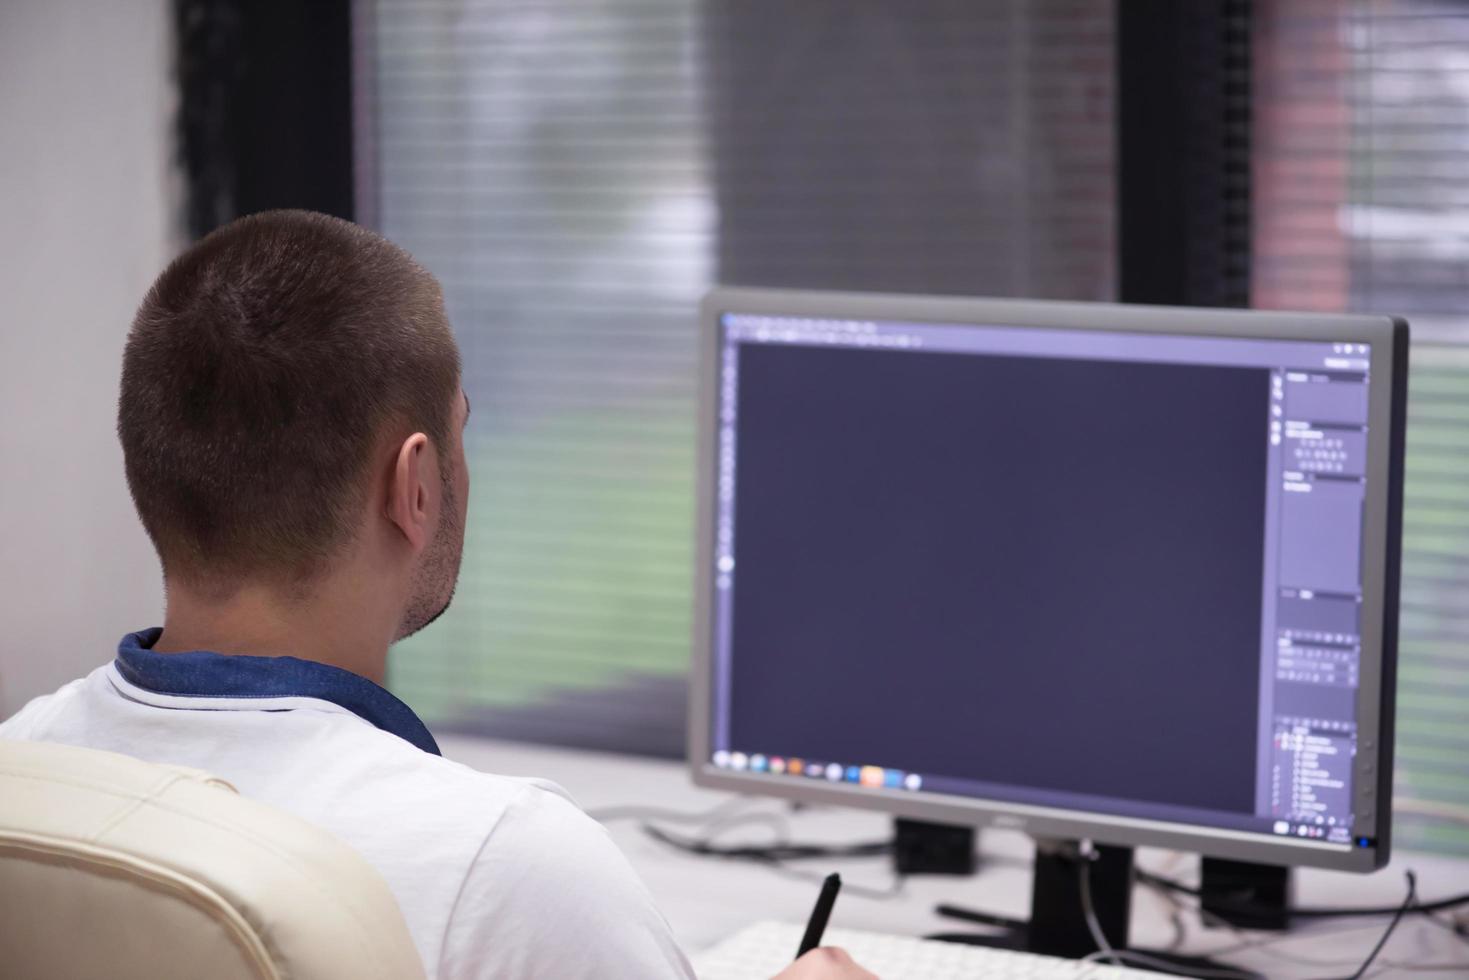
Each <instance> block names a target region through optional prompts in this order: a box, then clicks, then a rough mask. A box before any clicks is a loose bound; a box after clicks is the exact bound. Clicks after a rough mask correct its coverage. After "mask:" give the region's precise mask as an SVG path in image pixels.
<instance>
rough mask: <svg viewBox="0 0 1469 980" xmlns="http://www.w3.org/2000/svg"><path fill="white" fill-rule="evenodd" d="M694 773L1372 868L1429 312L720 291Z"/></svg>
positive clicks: (929, 813) (805, 795)
mask: <svg viewBox="0 0 1469 980" xmlns="http://www.w3.org/2000/svg"><path fill="white" fill-rule="evenodd" d="M702 318H703V325H702V328H703V358H702V372H703V374H702V380H701V384H702V407H701V422H700V425H699V440H700V454H699V491H698V542H697V555H698V558H697V583H696V590H697V602H696V612H695V620H696V626H695V629H696V633H695V657H694V664H695V669H694V672H693V683H692V689H691V710H690V733H689V751H690V761H691V766H692V771H693V777H694V779H695V781H696V782H698V783H699V784H702V785H705V786H710V787H716V788H722V789H728V790H739V791H745V792H753V793H762V794H771V795H775V796H780V797H790V798H794V799H801V800H807V801H812V802H823V803H835V804H846V805H851V806H857V807H871V808H877V809H881V810H886V811H890V812H892V813H894V814H897V815H901V816H907V817H913V818H918V819H922V820H928V821H934V822H944V823H953V824H972V825H976V826H980V825H994V826H1001V827H1010V828H1016V829H1019V830H1022V831H1025V832H1028V833H1030V834H1032V835H1035V836H1037V837H1043V838H1063V839H1087V840H1091V841H1096V842H1101V843H1106V844H1117V845H1152V846H1161V847H1170V848H1177V849H1184V850H1191V851H1197V852H1200V853H1202V854H1205V855H1212V856H1216V857H1221V858H1228V859H1235V860H1240V861H1249V862H1258V863H1264V864H1273V865H1314V866H1319V867H1324V868H1332V869H1337V870H1343V871H1359V872H1365V871H1370V870H1372V869H1374V868H1378V867H1380V866H1382V865H1383V864H1385V863H1386V861H1387V857H1388V849H1389V830H1390V824H1391V806H1390V803H1391V800H1390V793H1391V777H1392V759H1393V753H1392V738H1393V698H1394V670H1395V666H1394V665H1395V658H1396V640H1397V635H1396V634H1397V597H1398V565H1399V541H1400V536H1401V529H1400V524H1401V521H1400V515H1401V508H1402V489H1401V488H1402V448H1403V417H1404V393H1405V387H1406V380H1405V379H1406V364H1407V326H1406V324H1404V323H1402V322H1401V321H1398V320H1394V319H1392V318H1388V317H1380V316H1348V315H1319V314H1286V313H1266V312H1242V311H1222V310H1206V309H1169V308H1162V307H1144V306H1125V305H1110V304H1091V303H1052V302H1025V301H997V300H981V299H960V298H944V297H926V296H898V295H859V294H837V293H818V292H793V291H765V290H748V289H719V290H716V291H715V292H713V293H712V294H711V295H710V296H709V297H708V298H707V300H706V301H705V303H704V306H703V312H702Z"/></svg>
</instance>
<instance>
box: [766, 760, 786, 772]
mask: <svg viewBox="0 0 1469 980" xmlns="http://www.w3.org/2000/svg"><path fill="white" fill-rule="evenodd" d="M770 771H771V772H773V773H775V774H776V775H777V776H779V775H780V774H781V773H783V772H785V771H786V761H785V760H784V759H782V758H781V757H780V756H778V755H773V756H771V757H770Z"/></svg>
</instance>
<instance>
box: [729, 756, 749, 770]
mask: <svg viewBox="0 0 1469 980" xmlns="http://www.w3.org/2000/svg"><path fill="white" fill-rule="evenodd" d="M749 764H750V757H749V756H747V755H745V753H743V752H731V753H730V754H729V767H730V768H731V769H733V770H735V771H736V772H739V771H741V770H743V769H744V768H745V767H746V766H748V765H749Z"/></svg>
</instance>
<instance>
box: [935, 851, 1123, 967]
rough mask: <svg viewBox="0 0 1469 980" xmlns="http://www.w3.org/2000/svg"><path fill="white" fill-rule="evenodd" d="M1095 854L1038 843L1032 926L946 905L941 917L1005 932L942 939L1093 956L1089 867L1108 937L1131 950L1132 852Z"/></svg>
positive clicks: (1074, 956) (1094, 903)
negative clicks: (1086, 907) (1085, 906)
mask: <svg viewBox="0 0 1469 980" xmlns="http://www.w3.org/2000/svg"><path fill="white" fill-rule="evenodd" d="M1090 853H1091V855H1093V856H1092V857H1090V858H1084V857H1082V848H1081V844H1080V842H1078V841H1073V840H1057V839H1051V838H1037V839H1036V842H1035V874H1034V878H1033V880H1032V885H1031V891H1030V919H1029V921H1027V922H1018V921H1014V920H1010V919H1006V918H1005V917H1003V916H996V915H991V914H988V913H985V912H975V911H972V910H969V909H963V908H958V907H955V906H951V905H940V906H939V908H938V912H939V914H940V915H943V916H947V917H949V918H952V919H960V920H962V921H965V922H973V923H976V924H979V925H984V926H988V927H991V928H998V929H1001V930H1002V931H1001V932H999V933H998V934H985V933H945V934H943V935H942V936H941V937H940V938H943V939H946V940H949V941H952V942H964V943H973V944H976V945H981V946H1000V947H1004V948H1007V949H1023V950H1028V951H1029V952H1032V953H1044V954H1046V955H1047V956H1064V957H1067V958H1070V959H1078V958H1080V957H1082V956H1086V955H1087V954H1089V953H1093V952H1095V951H1096V949H1097V944H1096V941H1095V940H1094V939H1093V938H1092V933H1091V930H1090V929H1089V928H1087V924H1086V916H1085V915H1084V914H1083V913H1082V901H1081V873H1082V869H1083V867H1085V868H1086V870H1087V871H1088V873H1089V875H1090V881H1089V885H1090V889H1091V898H1092V907H1093V908H1094V909H1095V910H1096V913H1097V920H1098V923H1099V924H1100V925H1101V927H1102V934H1103V935H1104V936H1106V937H1107V941H1108V942H1109V943H1111V944H1112V945H1113V946H1115V947H1125V946H1126V945H1127V931H1128V925H1129V923H1130V920H1131V917H1132V884H1133V873H1132V848H1130V847H1111V846H1105V845H1099V846H1096V847H1094V848H1092V850H1091V852H1090ZM1083 862H1085V863H1083Z"/></svg>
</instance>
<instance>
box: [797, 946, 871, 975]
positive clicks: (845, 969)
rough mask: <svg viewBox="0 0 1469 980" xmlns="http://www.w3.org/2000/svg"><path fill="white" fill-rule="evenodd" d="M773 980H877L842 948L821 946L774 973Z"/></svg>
mask: <svg viewBox="0 0 1469 980" xmlns="http://www.w3.org/2000/svg"><path fill="white" fill-rule="evenodd" d="M774 980H877V975H876V974H874V973H868V972H867V971H866V970H864V969H862V968H861V967H860V966H858V965H857V964H856V963H854V962H852V958H851V957H850V956H848V955H847V951H846V950H844V949H838V948H836V947H835V946H822V947H821V948H820V949H813V950H812V951H811V952H809V953H807V954H806V955H805V956H803V957H801V958H800V959H798V960H796V962H794V963H792V964H791V965H790V966H788V967H786V968H785V969H784V970H781V971H780V973H778V974H776V976H775V978H774Z"/></svg>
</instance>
